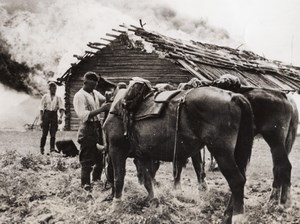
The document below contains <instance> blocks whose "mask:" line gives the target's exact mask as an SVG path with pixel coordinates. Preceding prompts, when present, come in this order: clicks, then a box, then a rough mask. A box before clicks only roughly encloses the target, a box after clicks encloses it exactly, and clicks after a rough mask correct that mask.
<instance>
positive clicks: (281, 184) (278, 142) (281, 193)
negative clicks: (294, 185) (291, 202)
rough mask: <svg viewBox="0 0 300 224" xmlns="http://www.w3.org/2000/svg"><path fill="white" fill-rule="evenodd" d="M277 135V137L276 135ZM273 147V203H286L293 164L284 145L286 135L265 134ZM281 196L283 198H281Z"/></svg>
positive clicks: (271, 199)
mask: <svg viewBox="0 0 300 224" xmlns="http://www.w3.org/2000/svg"><path fill="white" fill-rule="evenodd" d="M274 136H277V137H274ZM263 137H264V139H265V140H266V142H267V143H268V145H269V146H270V148H271V153H272V159H273V184H272V188H273V189H272V192H271V196H270V203H271V204H279V202H280V203H282V204H285V203H286V202H287V200H288V197H289V191H290V185H291V170H292V165H291V163H290V161H289V158H288V152H286V149H285V146H284V143H285V141H284V137H280V136H278V135H274V133H273V135H272V136H271V135H266V134H265V135H263ZM280 198H281V199H280Z"/></svg>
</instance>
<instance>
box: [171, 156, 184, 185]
mask: <svg viewBox="0 0 300 224" xmlns="http://www.w3.org/2000/svg"><path fill="white" fill-rule="evenodd" d="M185 162H186V160H177V161H176V162H175V164H173V177H174V188H175V189H176V190H181V182H180V179H181V172H182V167H183V166H184V165H185Z"/></svg>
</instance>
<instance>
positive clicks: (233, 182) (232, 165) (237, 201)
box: [214, 150, 246, 223]
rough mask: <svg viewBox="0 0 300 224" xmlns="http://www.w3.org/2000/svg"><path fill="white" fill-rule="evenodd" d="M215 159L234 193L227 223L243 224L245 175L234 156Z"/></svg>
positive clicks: (218, 156)
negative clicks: (238, 223) (239, 223)
mask: <svg viewBox="0 0 300 224" xmlns="http://www.w3.org/2000/svg"><path fill="white" fill-rule="evenodd" d="M220 151H223V150H220ZM214 157H215V159H216V161H217V163H218V165H219V169H220V171H221V173H222V174H223V175H224V177H225V179H226V180H227V182H228V184H229V187H230V190H231V192H232V194H231V197H230V200H229V203H228V205H227V208H226V210H225V219H226V222H229V223H231V221H232V222H233V223H234V222H239V221H241V222H242V220H243V219H244V217H243V214H244V186H245V183H246V179H245V175H244V174H242V173H241V171H240V169H239V168H238V166H237V164H236V162H235V159H234V157H233V155H230V154H215V155H214ZM233 217H234V219H233Z"/></svg>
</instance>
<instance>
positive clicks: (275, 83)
mask: <svg viewBox="0 0 300 224" xmlns="http://www.w3.org/2000/svg"><path fill="white" fill-rule="evenodd" d="M120 27H122V30H116V29H113V31H114V32H116V33H117V34H107V36H108V37H109V38H111V37H112V38H113V39H115V38H120V37H122V38H123V39H124V38H125V39H127V41H124V43H126V44H127V45H128V47H132V48H138V49H141V50H142V51H145V52H151V53H153V51H154V52H155V53H157V55H158V56H159V57H163V58H166V59H169V60H171V61H172V62H173V63H176V64H179V65H181V66H182V68H183V69H186V70H187V71H189V72H190V73H191V74H193V75H194V76H196V77H198V78H199V79H201V80H215V79H217V78H219V77H220V76H221V75H223V74H225V73H230V74H232V75H235V76H237V77H239V78H240V79H241V82H242V84H243V85H247V86H258V87H266V88H277V89H285V90H298V89H299V86H300V68H299V67H295V66H291V65H287V64H284V63H282V62H279V61H274V60H268V59H266V58H264V57H262V56H259V55H257V54H255V53H253V52H251V51H245V50H239V49H232V48H229V47H223V46H217V45H212V44H206V43H201V42H197V41H182V40H179V39H175V38H171V37H167V36H165V35H161V34H159V33H156V32H153V31H147V30H145V29H143V28H139V27H136V26H133V25H130V26H125V25H120ZM101 39H102V40H104V41H105V42H108V43H88V46H89V47H90V48H92V49H93V51H86V52H85V55H83V56H76V55H74V56H75V57H77V58H78V60H79V61H78V63H76V64H73V65H72V66H77V65H78V64H80V61H81V60H83V59H84V58H86V57H93V56H94V55H95V54H98V53H101V49H102V48H105V47H106V46H107V45H109V44H110V41H113V39H107V38H101ZM70 69H71V68H70ZM70 69H69V70H68V71H67V72H66V73H65V74H64V75H63V76H62V77H61V78H62V79H65V78H66V77H67V76H68V74H69V72H70Z"/></svg>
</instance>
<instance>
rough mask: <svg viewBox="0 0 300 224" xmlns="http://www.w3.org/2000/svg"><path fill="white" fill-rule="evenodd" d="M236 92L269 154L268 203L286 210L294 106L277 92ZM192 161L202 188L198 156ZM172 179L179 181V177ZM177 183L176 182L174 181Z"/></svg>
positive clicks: (295, 124) (295, 116)
mask: <svg viewBox="0 0 300 224" xmlns="http://www.w3.org/2000/svg"><path fill="white" fill-rule="evenodd" d="M239 92H240V93H242V94H243V95H244V96H245V97H246V98H247V99H248V100H249V102H250V104H251V107H252V110H253V115H254V127H255V128H254V134H255V136H256V135H258V134H260V135H261V136H262V138H263V139H264V140H265V141H266V143H267V144H268V145H269V147H270V151H271V154H272V159H273V183H272V192H271V195H270V200H269V202H270V204H279V203H280V204H283V205H285V206H286V207H288V206H290V202H291V195H290V191H291V189H290V188H291V170H292V165H291V163H290V161H289V154H290V152H291V150H292V146H293V144H294V142H295V138H296V135H297V127H298V120H299V118H298V110H297V106H296V103H295V102H294V100H293V99H292V98H291V97H290V96H289V95H287V94H285V93H284V92H282V91H280V90H273V89H263V88H244V89H243V88H241V89H240V90H239ZM199 153H200V151H199ZM211 158H213V157H211ZM192 161H193V166H194V169H195V172H196V175H197V179H198V182H199V180H201V183H202V184H203V185H205V180H204V177H205V172H204V170H203V165H201V164H202V162H203V161H202V159H201V155H200V156H199V154H195V155H193V156H192ZM156 171H157V169H156V170H153V171H152V173H153V174H152V176H155V173H156ZM179 171H181V169H179ZM176 178H180V174H179V175H178V177H175V179H176ZM177 182H178V183H180V181H178V180H177ZM199 183H200V182H199Z"/></svg>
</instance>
